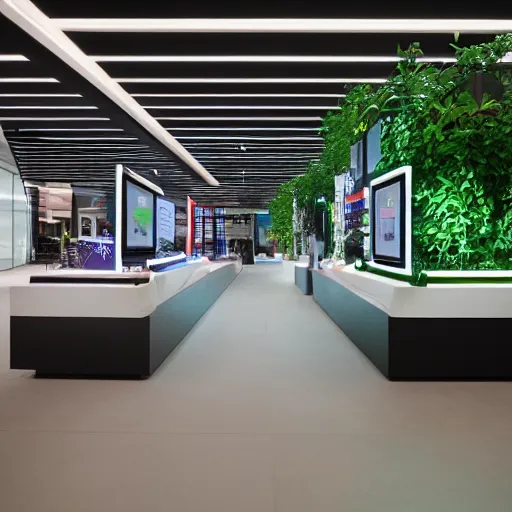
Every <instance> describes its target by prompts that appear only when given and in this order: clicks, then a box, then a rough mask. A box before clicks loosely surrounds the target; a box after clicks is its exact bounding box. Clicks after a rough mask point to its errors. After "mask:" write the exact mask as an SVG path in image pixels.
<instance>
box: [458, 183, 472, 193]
mask: <svg viewBox="0 0 512 512" xmlns="http://www.w3.org/2000/svg"><path fill="white" fill-rule="evenodd" d="M469 186H470V185H469V181H468V180H466V181H465V182H464V183H463V184H462V186H461V187H460V191H461V192H462V191H463V190H465V189H466V188H468V187H469Z"/></svg>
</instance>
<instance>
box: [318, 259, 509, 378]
mask: <svg viewBox="0 0 512 512" xmlns="http://www.w3.org/2000/svg"><path fill="white" fill-rule="evenodd" d="M313 295H314V298H315V300H316V302H317V303H318V304H319V305H320V306H321V307H322V308H323V309H324V310H325V312H326V313H327V314H328V315H329V316H330V317H331V318H332V319H333V320H334V322H335V323H336V324H337V325H338V326H339V327H340V328H341V329H342V330H343V331H344V332H345V334H346V335H347V336H348V337H349V338H350V339H351V340H352V341H353V342H354V344H356V345H357V346H358V348H359V349H360V350H361V351H362V352H363V353H364V354H365V355H366V356H367V357H368V358H369V359H370V360H371V361H372V362H373V364H374V365H375V366H376V367H377V368H378V369H379V370H380V371H381V372H382V373H383V374H384V375H385V376H386V377H388V378H389V379H392V380H422V379H459V380H471V379H489V380H491V379H492V380H498V379H506V380H509V379H511V378H512V339H511V335H510V332H511V329H512V319H511V316H512V307H511V304H512V285H511V284H504V283H502V284H499V283H496V284H476V283H473V284H470V283H468V284H432V285H430V284H429V285H428V286H427V287H414V286H411V285H410V284H408V283H406V282H402V281H397V280H394V279H390V278H387V277H382V276H379V275H375V274H370V273H368V272H359V271H357V270H355V269H354V267H353V266H348V267H345V268H344V269H343V270H338V269H332V270H331V269H325V270H314V271H313Z"/></svg>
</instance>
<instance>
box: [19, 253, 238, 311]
mask: <svg viewBox="0 0 512 512" xmlns="http://www.w3.org/2000/svg"><path fill="white" fill-rule="evenodd" d="M229 264H231V265H235V266H236V268H237V269H238V268H239V269H241V263H240V262H239V261H234V262H229V263H206V262H205V261H203V260H197V261H192V262H189V263H188V264H187V265H183V266H180V267H179V268H176V269H173V270H170V271H167V272H150V273H149V278H150V280H149V283H146V284H139V285H137V286H136V285H133V284H115V283H113V284H108V283H105V284H104V283H102V284H89V283H83V284H82V283H80V284H76V283H33V284H28V283H26V284H23V285H18V286H14V287H12V288H11V290H10V292H11V293H10V295H11V316H54V317H103V318H143V317H145V316H148V315H149V314H151V313H152V312H153V311H154V310H155V309H156V308H157V307H158V306H159V305H160V304H162V303H163V302H165V301H166V300H168V299H170V298H171V297H172V296H173V295H176V294H177V293H178V292H179V291H181V290H183V289H185V288H186V287H187V286H190V285H191V284H192V283H193V282H197V281H198V280H199V279H201V278H202V277H204V276H205V275H207V274H208V273H210V272H214V271H216V270H218V269H220V268H222V267H224V266H226V265H229ZM238 271H239V270H238ZM63 272H66V271H62V270H59V271H55V272H53V273H47V274H46V275H48V274H55V273H56V274H58V275H62V273H63ZM70 272H72V275H77V274H76V272H75V271H74V270H73V271H70ZM86 273H87V274H89V275H90V274H95V275H96V274H97V273H91V272H90V271H88V272H86ZM84 274H85V272H84ZM107 274H108V273H105V272H103V273H102V275H105V276H107ZM196 274H197V275H196ZM110 275H112V273H110ZM121 275H122V274H116V276H117V277H120V276H121ZM147 275H148V273H140V274H137V276H140V277H145V276H147ZM113 277H115V276H113Z"/></svg>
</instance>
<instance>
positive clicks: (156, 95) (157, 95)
mask: <svg viewBox="0 0 512 512" xmlns="http://www.w3.org/2000/svg"><path fill="white" fill-rule="evenodd" d="M132 96H133V97H134V98H344V97H345V96H346V94H165V93H136V94H132Z"/></svg>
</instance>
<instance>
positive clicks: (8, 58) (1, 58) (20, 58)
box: [0, 55, 29, 62]
mask: <svg viewBox="0 0 512 512" xmlns="http://www.w3.org/2000/svg"><path fill="white" fill-rule="evenodd" d="M0 62H29V60H28V59H27V57H25V56H24V55H0Z"/></svg>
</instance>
